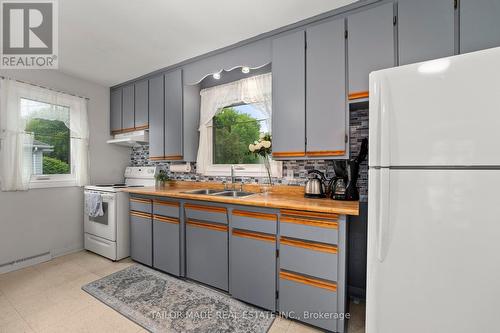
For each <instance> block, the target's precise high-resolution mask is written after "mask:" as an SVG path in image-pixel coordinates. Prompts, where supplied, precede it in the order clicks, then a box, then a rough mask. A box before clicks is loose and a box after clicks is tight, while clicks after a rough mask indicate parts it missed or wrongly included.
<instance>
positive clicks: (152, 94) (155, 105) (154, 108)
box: [148, 74, 165, 160]
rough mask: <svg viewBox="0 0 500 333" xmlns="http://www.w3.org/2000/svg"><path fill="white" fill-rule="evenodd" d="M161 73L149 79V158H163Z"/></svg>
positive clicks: (163, 116) (163, 124) (162, 83)
mask: <svg viewBox="0 0 500 333" xmlns="http://www.w3.org/2000/svg"><path fill="white" fill-rule="evenodd" d="M163 85H164V82H163V74H162V75H158V76H155V77H153V78H151V79H149V91H148V95H149V159H151V160H155V159H160V160H161V159H163V155H164V150H163V146H164V143H165V137H164V132H165V131H164V126H165V104H164V99H165V98H164V87H163Z"/></svg>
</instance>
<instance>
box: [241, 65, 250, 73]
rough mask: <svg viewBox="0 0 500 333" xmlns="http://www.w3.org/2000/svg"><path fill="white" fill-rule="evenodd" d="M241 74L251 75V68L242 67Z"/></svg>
mask: <svg viewBox="0 0 500 333" xmlns="http://www.w3.org/2000/svg"><path fill="white" fill-rule="evenodd" d="M241 72H242V73H244V74H248V73H250V67H247V66H243V67H241Z"/></svg>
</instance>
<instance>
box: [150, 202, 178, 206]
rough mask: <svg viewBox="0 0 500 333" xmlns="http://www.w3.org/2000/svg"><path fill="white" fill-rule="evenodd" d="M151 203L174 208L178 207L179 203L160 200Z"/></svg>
mask: <svg viewBox="0 0 500 333" xmlns="http://www.w3.org/2000/svg"><path fill="white" fill-rule="evenodd" d="M153 203H154V204H155V205H161V206H174V207H179V203H178V202H175V201H161V200H153Z"/></svg>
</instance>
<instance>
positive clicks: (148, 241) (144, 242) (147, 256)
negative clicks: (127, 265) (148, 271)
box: [130, 212, 153, 266]
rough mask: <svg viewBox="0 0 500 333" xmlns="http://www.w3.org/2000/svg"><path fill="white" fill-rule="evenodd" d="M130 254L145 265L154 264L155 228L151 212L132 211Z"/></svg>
mask: <svg viewBox="0 0 500 333" xmlns="http://www.w3.org/2000/svg"><path fill="white" fill-rule="evenodd" d="M130 256H131V257H132V259H133V260H135V261H138V262H140V263H142V264H144V265H148V266H151V265H152V264H153V228H152V222H151V215H150V214H146V213H140V212H130Z"/></svg>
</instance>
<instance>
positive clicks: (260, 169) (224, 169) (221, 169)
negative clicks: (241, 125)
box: [203, 121, 283, 178]
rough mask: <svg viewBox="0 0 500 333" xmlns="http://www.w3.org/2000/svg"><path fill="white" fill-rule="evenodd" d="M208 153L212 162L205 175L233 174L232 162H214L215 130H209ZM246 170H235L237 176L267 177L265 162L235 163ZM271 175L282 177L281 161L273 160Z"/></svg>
mask: <svg viewBox="0 0 500 333" xmlns="http://www.w3.org/2000/svg"><path fill="white" fill-rule="evenodd" d="M212 126H213V122H212V121H211V122H210V125H209V127H212ZM208 142H209V147H208V153H209V154H210V164H209V165H208V166H207V169H206V171H205V172H204V173H203V175H204V176H221V177H229V176H231V164H213V156H214V155H213V143H214V141H213V131H208ZM235 165H237V166H238V167H241V168H243V169H244V170H237V171H235V176H237V177H256V178H264V177H267V171H266V167H265V166H264V164H235ZM271 176H272V177H276V178H282V176H283V165H282V162H280V161H273V160H271Z"/></svg>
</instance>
